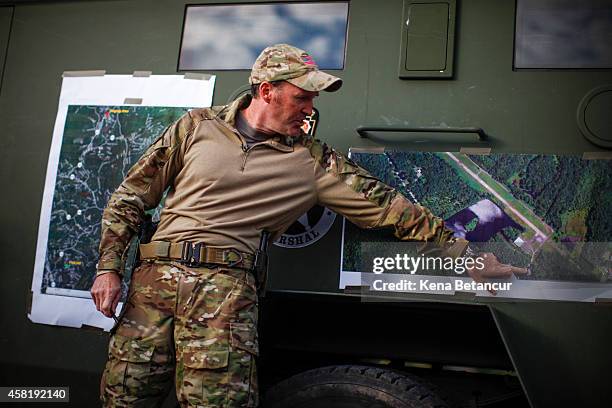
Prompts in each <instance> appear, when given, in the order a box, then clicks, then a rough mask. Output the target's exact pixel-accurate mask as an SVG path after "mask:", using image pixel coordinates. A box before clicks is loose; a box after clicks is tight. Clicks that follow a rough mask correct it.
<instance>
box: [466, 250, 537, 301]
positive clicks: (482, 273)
mask: <svg viewBox="0 0 612 408" xmlns="http://www.w3.org/2000/svg"><path fill="white" fill-rule="evenodd" d="M478 257H480V258H482V259H483V263H484V268H482V269H477V268H471V269H468V274H469V275H470V277H471V278H472V279H474V280H475V281H476V282H486V281H487V280H488V279H489V278H509V277H511V276H512V275H514V274H517V275H524V274H526V273H527V272H528V271H527V269H525V268H519V267H516V266H512V265H507V264H503V263H501V262H499V261H498V260H497V257H496V256H495V255H493V254H492V253H491V252H486V253H484V254H481V255H478ZM489 292H491V293H492V294H493V295H495V294H497V292H496V291H494V290H490V291H489Z"/></svg>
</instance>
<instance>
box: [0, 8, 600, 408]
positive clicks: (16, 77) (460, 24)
mask: <svg viewBox="0 0 612 408" xmlns="http://www.w3.org/2000/svg"><path fill="white" fill-rule="evenodd" d="M214 2H215V3H219V0H215V1H214ZM185 3H186V1H175V0H132V1H128V0H123V1H122V0H116V1H71V2H60V1H58V2H53V1H48V2H44V3H43V2H31V3H30V2H28V3H19V4H17V5H16V6H15V7H14V16H13V23H12V29H11V33H10V43H9V44H8V53H7V58H6V65H5V70H4V81H3V84H2V90H1V94H0V134H1V135H2V142H1V144H2V149H0V189H1V191H3V192H4V193H5V199H4V200H3V201H2V203H1V204H0V206H1V209H2V211H0V225H2V229H1V232H0V271H1V272H2V276H3V279H4V281H3V285H2V288H1V289H0V293H1V296H0V321H2V322H3V323H4V327H6V328H10V329H8V330H7V329H5V330H3V331H2V332H1V333H0V347H2V349H3V350H10V352H8V353H3V355H2V356H1V357H0V367H9V366H11V365H16V364H17V365H20V366H24V367H25V366H29V367H41V366H42V367H47V368H56V369H61V370H67V371H82V372H87V373H99V372H100V370H101V368H102V364H103V361H104V359H105V355H106V354H105V353H106V352H105V347H106V341H107V335H106V334H102V333H99V332H97V331H88V330H75V329H67V328H60V327H51V326H43V325H35V324H32V323H31V322H30V321H29V320H28V319H27V317H26V314H27V298H28V294H29V292H30V285H31V279H32V271H33V267H34V257H35V249H36V239H37V229H38V217H39V214H40V203H41V199H42V192H43V186H44V180H45V173H46V166H47V159H48V153H49V148H50V143H51V136H52V131H53V125H54V122H55V115H56V111H57V102H58V97H59V91H60V87H61V74H62V72H63V71H66V70H85V69H87V70H91V69H105V70H106V71H107V72H108V73H109V74H129V73H132V72H133V71H134V70H150V71H153V73H155V74H175V73H176V63H177V59H178V51H179V50H178V47H179V43H180V36H181V28H182V20H183V12H184V4H185ZM203 3H206V2H203ZM210 3H212V1H210ZM223 3H231V2H230V1H223ZM402 5H403V2H402V1H401V0H386V1H378V2H371V1H367V0H354V1H351V4H350V22H349V35H348V47H347V57H346V65H345V69H344V70H342V71H334V73H335V74H337V75H338V76H340V77H342V78H343V79H344V86H343V89H342V90H341V91H340V92H338V93H335V94H325V93H323V94H322V95H321V96H320V98H319V99H318V100H317V108H318V109H319V111H320V113H321V122H320V125H319V129H318V136H319V137H320V138H322V139H324V140H326V141H329V142H330V143H331V144H332V145H334V146H336V147H337V148H338V149H340V150H342V151H345V152H346V151H347V150H348V148H349V147H350V146H377V143H376V142H374V141H372V140H369V139H362V138H360V137H359V135H358V134H357V133H356V132H355V128H356V127H357V126H359V125H364V126H411V127H436V126H456V127H480V128H482V129H484V130H485V132H486V133H487V134H488V135H489V136H490V139H491V145H492V146H493V147H494V150H493V151H501V152H530V153H533V152H547V153H581V152H584V151H595V150H600V149H599V148H598V147H596V146H594V145H593V144H591V143H589V142H588V141H587V140H586V139H585V138H584V137H583V136H582V134H581V133H580V131H579V129H578V126H577V124H576V110H577V106H578V104H579V102H580V100H581V99H582V98H583V97H584V95H586V94H587V93H588V92H589V91H590V90H592V89H594V88H596V87H599V86H602V85H606V84H611V83H612V72H611V71H610V70H607V71H606V70H600V71H592V70H591V71H579V70H562V71H513V70H512V58H513V30H514V2H512V1H489V0H464V1H461V2H458V4H457V25H456V38H455V49H456V53H455V57H454V77H453V79H452V80H442V81H441V80H430V79H420V80H408V81H407V80H402V79H400V78H398V73H397V64H398V60H399V59H400V55H399V51H400V42H401V36H400V32H399V30H398V27H400V25H401V24H402V22H401V17H402ZM1 10H5V9H4V8H2V9H1ZM0 27H1V28H2V29H3V30H4V29H5V27H4V26H2V25H0ZM2 38H5V37H2V35H0V41H1V39H2ZM1 45H2V44H1V43H0V49H1V48H2V47H1ZM213 73H214V74H216V75H217V82H216V83H217V85H216V89H215V94H214V102H215V103H217V104H224V103H226V101H227V100H228V98H229V97H230V95H232V94H234V93H235V92H236V91H237V90H239V89H240V88H241V87H244V85H245V84H246V82H247V77H248V73H247V72H246V71H238V72H213ZM606 101H607V99H606V100H604V101H603V102H602V103H604V105H605V104H607V103H608V102H606ZM598 106H603V105H594V106H593V109H599V108H598ZM605 106H607V105H605ZM587 114H588V115H590V114H591V113H590V112H589V113H587ZM594 123H596V124H597V126H598V127H601V126H605V123H604V122H601V121H596V122H594ZM607 126H608V128H607V129H608V132H610V128H609V126H610V124H609V123H608V125H607ZM598 129H599V128H598ZM608 134H609V133H608ZM399 146H400V147H401V148H403V149H416V148H424V149H427V150H437V149H438V147H437V146H436V145H427V146H423V147H421V146H420V145H414V144H411V143H410V142H402V143H399ZM340 238H341V224H340V222H339V221H338V220H337V221H336V223H335V225H334V226H333V228H332V230H331V231H330V233H329V234H328V235H327V236H326V237H324V238H323V239H321V240H320V241H318V242H317V243H315V244H314V245H312V246H310V247H307V248H304V249H300V250H289V249H280V248H274V249H273V251H272V252H273V253H272V260H271V263H272V270H271V277H270V283H271V288H272V289H276V290H300V291H318V292H332V293H337V292H339V290H338V289H337V288H338V276H339V273H338V269H339V265H340ZM494 310H495V311H496V312H495V315H496V317H497V322H498V324H499V328H500V331H501V332H502V334H503V335H504V338H505V339H506V342H507V346H508V349H509V350H510V351H511V352H512V354H513V357H514V360H515V362H516V365H517V368H518V369H519V371H520V372H521V374H522V378H523V380H524V381H525V388H526V389H527V390H528V391H529V393H530V397H531V398H532V401H533V402H534V406H538V407H547V406H554V404H555V403H556V404H557V405H559V406H565V405H564V404H563V401H564V398H565V399H567V398H569V397H568V395H569V393H571V392H572V390H579V393H578V394H577V395H579V396H581V397H584V398H586V401H589V402H593V401H595V400H594V399H588V398H589V397H588V395H587V390H589V389H593V390H595V391H598V392H599V391H601V390H603V389H604V388H603V387H604V386H605V384H606V381H607V380H606V378H607V376H606V375H605V374H606V372H605V371H604V370H603V368H604V367H605V366H604V365H603V362H606V361H608V362H609V360H605V359H606V358H608V359H609V356H610V353H609V344H610V337H609V331H610V330H609V328H610V324H609V322H610V316H612V313H611V311H610V309H609V308H605V307H600V306H595V305H575V304H563V303H550V304H546V305H544V306H541V305H539V304H538V305H537V306H532V305H530V304H522V303H500V304H496V305H495V309H494ZM356 341H358V340H356ZM484 341H486V339H485V340H484ZM607 367H610V365H609V363H608V365H607ZM0 370H2V369H0ZM3 378H8V377H3ZM553 385H556V387H555V390H557V391H555V392H553V391H551V390H552V386H553ZM558 390H562V391H558ZM91 392H92V393H93V394H95V393H96V392H97V390H96V389H92V390H91ZM599 395H603V396H604V397H605V398H607V399H606V400H605V401H607V403H608V405H609V403H610V398H609V394H602V393H599ZM592 398H595V396H593V397H592ZM574 406H579V405H574ZM585 406H586V405H585ZM592 406H597V405H592Z"/></svg>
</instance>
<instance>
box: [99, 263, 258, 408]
mask: <svg viewBox="0 0 612 408" xmlns="http://www.w3.org/2000/svg"><path fill="white" fill-rule="evenodd" d="M125 307H126V309H125V314H124V315H123V318H122V319H121V321H120V324H119V326H118V328H117V330H116V332H115V333H114V335H113V336H112V338H111V341H110V345H109V355H108V361H107V363H106V368H105V370H104V374H103V376H102V382H101V399H102V402H103V406H105V407H154V406H158V405H161V403H162V402H163V400H164V398H165V396H166V394H167V393H168V391H169V390H170V388H171V386H172V380H173V378H174V380H175V386H176V395H177V399H178V401H179V403H180V405H181V406H182V407H215V408H230V407H232V408H233V407H255V406H257V398H258V395H257V373H256V369H255V361H254V359H255V356H256V355H257V354H258V344H257V336H256V333H257V329H256V328H257V292H256V289H255V282H254V278H253V276H252V275H251V274H250V273H248V272H246V271H244V270H242V269H237V268H232V269H228V268H223V267H219V268H215V269H209V268H191V267H186V266H184V265H181V264H179V263H171V264H170V263H165V264H164V263H150V262H146V263H143V264H142V265H141V266H140V267H139V268H137V269H136V270H135V271H134V274H133V277H132V284H131V288H130V293H129V295H128V301H127V302H126V306H125Z"/></svg>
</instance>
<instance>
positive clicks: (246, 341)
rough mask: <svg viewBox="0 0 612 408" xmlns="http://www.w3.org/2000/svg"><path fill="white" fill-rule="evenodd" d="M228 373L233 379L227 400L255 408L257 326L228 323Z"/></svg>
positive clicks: (256, 398)
mask: <svg viewBox="0 0 612 408" xmlns="http://www.w3.org/2000/svg"><path fill="white" fill-rule="evenodd" d="M230 344H231V352H230V361H229V367H230V368H229V371H230V375H231V378H232V379H233V381H232V383H231V386H230V392H229V394H228V399H229V400H230V401H232V403H234V404H235V405H236V406H241V407H256V406H257V403H258V391H257V389H258V388H257V369H256V365H255V364H256V363H255V357H256V356H258V355H259V344H258V339H257V326H256V325H255V324H253V323H230Z"/></svg>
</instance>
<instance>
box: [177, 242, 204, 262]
mask: <svg viewBox="0 0 612 408" xmlns="http://www.w3.org/2000/svg"><path fill="white" fill-rule="evenodd" d="M202 246H203V244H202V243H201V242H191V241H186V242H184V243H183V250H182V251H181V263H183V264H185V265H187V266H200V265H201V262H200V254H201V252H202Z"/></svg>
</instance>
